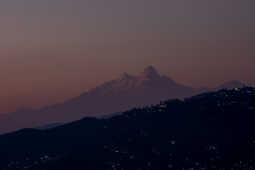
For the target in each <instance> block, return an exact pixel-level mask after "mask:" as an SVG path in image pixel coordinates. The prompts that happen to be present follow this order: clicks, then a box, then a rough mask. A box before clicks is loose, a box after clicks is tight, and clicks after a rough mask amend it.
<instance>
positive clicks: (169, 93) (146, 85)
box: [0, 66, 244, 133]
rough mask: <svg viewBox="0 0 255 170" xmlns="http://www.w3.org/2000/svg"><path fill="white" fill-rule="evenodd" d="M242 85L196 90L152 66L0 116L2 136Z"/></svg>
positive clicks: (228, 83) (236, 83)
mask: <svg viewBox="0 0 255 170" xmlns="http://www.w3.org/2000/svg"><path fill="white" fill-rule="evenodd" d="M242 86H244V84H242V83H241V82H239V81H232V82H227V83H224V84H223V85H220V86H218V87H216V88H214V89H209V88H205V89H195V88H192V87H189V86H185V85H182V84H179V83H177V82H175V81H174V80H172V79H171V78H169V77H167V76H163V75H160V74H159V73H158V72H157V70H156V69H155V68H154V67H152V66H149V67H147V68H145V69H144V71H143V72H142V73H141V74H139V75H137V76H133V75H129V74H127V73H124V74H123V75H122V76H121V77H120V78H118V79H116V80H112V81H109V82H106V83H104V84H102V85H100V86H98V87H96V88H94V89H91V90H89V91H87V92H85V93H83V94H81V95H80V96H78V97H74V98H72V99H70V100H67V101H66V102H64V103H60V104H55V105H50V106H47V107H44V108H42V109H39V110H22V111H17V112H14V113H9V114H5V115H0V124H1V127H0V133H5V132H9V131H14V130H17V129H21V128H30V127H40V126H42V125H45V124H52V123H56V122H70V121H73V120H77V119H80V118H82V117H86V116H102V115H107V114H112V113H118V112H122V111H125V110H128V109H130V108H134V107H141V106H146V105H151V104H156V103H159V102H160V101H163V100H168V99H174V98H178V99H183V98H185V97H190V96H193V95H196V94H199V93H201V92H206V91H214V90H218V89H222V88H235V87H242Z"/></svg>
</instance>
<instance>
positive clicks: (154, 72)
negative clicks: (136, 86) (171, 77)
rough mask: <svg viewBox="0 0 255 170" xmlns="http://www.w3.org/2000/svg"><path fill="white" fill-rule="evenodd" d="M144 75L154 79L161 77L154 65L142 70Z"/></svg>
mask: <svg viewBox="0 0 255 170" xmlns="http://www.w3.org/2000/svg"><path fill="white" fill-rule="evenodd" d="M142 77H145V78H149V79H153V78H158V77H160V74H159V73H158V71H157V70H156V69H155V68H154V67H153V66H148V67H146V68H145V69H144V71H143V72H142Z"/></svg>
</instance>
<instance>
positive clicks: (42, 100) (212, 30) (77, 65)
mask: <svg viewBox="0 0 255 170" xmlns="http://www.w3.org/2000/svg"><path fill="white" fill-rule="evenodd" d="M254 9H255V1H253V0H193V1H190V0H125V1H123V0H122V1H121V0H107V1H106V0H74V1H70V0H41V1H35V0H18V1H15V0H1V2H0V24H1V27H0V37H1V38H0V79H1V85H0V113H4V112H8V111H14V110H15V109H19V108H24V107H25V108H36V107H41V106H43V105H46V104H53V103H55V102H59V101H63V100H65V99H68V98H70V97H72V96H76V95H78V94H79V93H81V92H84V91H86V90H88V89H89V88H92V87H95V86H96V85H98V84H101V83H103V82H105V81H107V80H111V79H115V78H117V77H118V76H119V75H120V74H121V73H123V72H128V73H131V74H138V73H139V72H141V71H142V70H143V69H144V67H146V66H148V65H154V66H155V67H156V68H157V69H158V70H159V72H161V73H162V74H165V75H168V76H170V77H171V78H173V79H174V80H176V81H178V82H180V83H183V84H186V85H190V86H193V87H201V86H209V87H213V86H216V85H218V84H220V83H223V82H225V81H228V80H240V81H243V82H244V83H247V84H255V77H254V72H255V67H254V66H255V48H254V44H255V19H254V18H255V10H254Z"/></svg>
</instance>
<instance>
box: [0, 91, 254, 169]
mask: <svg viewBox="0 0 255 170" xmlns="http://www.w3.org/2000/svg"><path fill="white" fill-rule="evenodd" d="M254 120H255V88H251V87H245V88H241V89H233V90H220V91H218V92H212V93H204V94H201V95H197V96H194V97H191V98H187V99H185V100H184V101H182V100H169V101H166V102H162V103H161V104H159V105H155V106H152V107H145V108H141V109H139V108H136V109H132V110H130V111H127V112H124V113H123V114H121V115H116V116H113V117H111V118H84V119H82V120H80V121H76V122H73V123H70V124H66V125H63V126H60V127H57V128H53V129H50V130H34V129H24V130H21V131H18V132H15V133H10V134H6V135H2V136H0V151H1V152H0V169H1V168H2V169H6V170H10V169H29V170H38V169H45V170H56V169H64V170H65V169H68V170H69V169H76V170H79V169H89V170H90V169H95V170H96V169H97V170H98V169H125V170H126V169H127V170H133V169H141V170H143V169H155V170H159V169H178V170H179V169H183V168H186V169H187V168H193V169H221V168H225V169H231V168H232V169H253V168H254V167H255V124H254Z"/></svg>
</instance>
